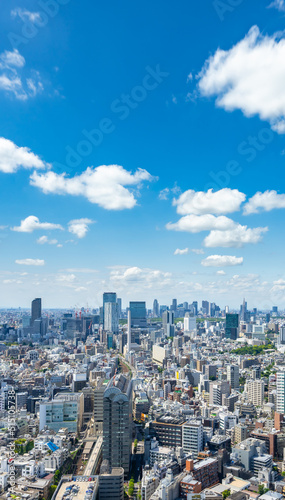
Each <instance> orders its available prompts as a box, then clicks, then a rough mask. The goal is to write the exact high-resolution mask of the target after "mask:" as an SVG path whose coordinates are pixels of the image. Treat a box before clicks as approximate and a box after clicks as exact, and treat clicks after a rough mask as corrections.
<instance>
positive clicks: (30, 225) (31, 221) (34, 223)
mask: <svg viewBox="0 0 285 500" xmlns="http://www.w3.org/2000/svg"><path fill="white" fill-rule="evenodd" d="M11 229H12V231H17V232H18V233H32V232H33V231H35V230H38V229H45V230H49V229H63V227H62V226H61V225H60V224H53V223H51V222H40V221H39V218H38V217H36V216H35V215H30V216H29V217H26V219H24V220H22V221H21V224H20V226H16V227H12V228H11Z"/></svg>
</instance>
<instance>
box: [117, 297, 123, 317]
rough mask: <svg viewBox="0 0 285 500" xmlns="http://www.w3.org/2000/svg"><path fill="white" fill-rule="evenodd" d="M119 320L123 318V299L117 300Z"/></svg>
mask: <svg viewBox="0 0 285 500" xmlns="http://www.w3.org/2000/svg"><path fill="white" fill-rule="evenodd" d="M117 304H118V315H119V319H120V318H121V317H122V299H119V298H117Z"/></svg>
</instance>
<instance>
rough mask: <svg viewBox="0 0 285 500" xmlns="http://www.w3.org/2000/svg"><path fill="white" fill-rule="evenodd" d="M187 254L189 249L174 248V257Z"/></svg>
mask: <svg viewBox="0 0 285 500" xmlns="http://www.w3.org/2000/svg"><path fill="white" fill-rule="evenodd" d="M187 253H189V248H183V249H181V250H180V248H176V250H175V252H174V255H186V254H187Z"/></svg>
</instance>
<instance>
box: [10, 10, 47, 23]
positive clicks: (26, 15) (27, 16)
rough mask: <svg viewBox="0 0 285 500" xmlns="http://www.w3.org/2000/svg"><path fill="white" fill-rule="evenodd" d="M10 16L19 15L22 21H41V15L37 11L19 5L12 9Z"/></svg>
mask: <svg viewBox="0 0 285 500" xmlns="http://www.w3.org/2000/svg"><path fill="white" fill-rule="evenodd" d="M11 16H12V17H13V18H16V17H19V18H20V19H21V20H22V21H24V22H26V21H30V23H35V22H37V21H41V15H40V13H39V12H31V11H29V10H26V9H22V8H20V7H17V8H16V9H13V10H12V11H11Z"/></svg>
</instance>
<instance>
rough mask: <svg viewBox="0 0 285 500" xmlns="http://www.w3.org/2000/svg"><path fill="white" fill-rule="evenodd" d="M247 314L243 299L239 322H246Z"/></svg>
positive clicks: (245, 303)
mask: <svg viewBox="0 0 285 500" xmlns="http://www.w3.org/2000/svg"><path fill="white" fill-rule="evenodd" d="M247 318H248V314H247V302H246V301H245V299H243V303H242V305H241V306H240V320H241V321H247Z"/></svg>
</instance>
